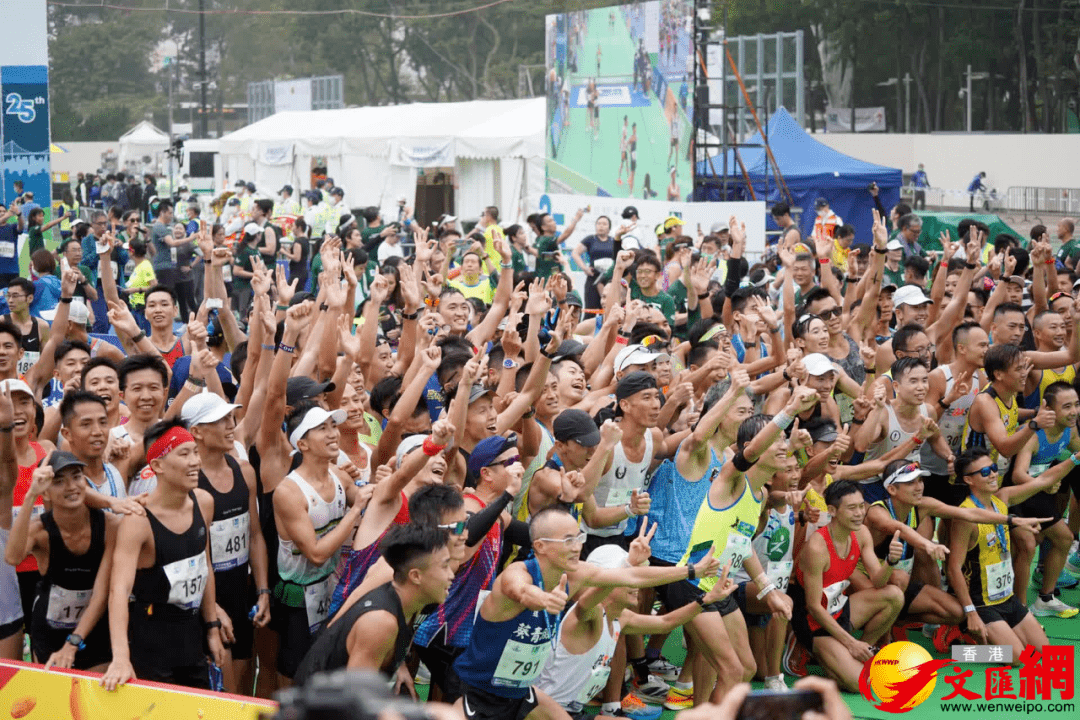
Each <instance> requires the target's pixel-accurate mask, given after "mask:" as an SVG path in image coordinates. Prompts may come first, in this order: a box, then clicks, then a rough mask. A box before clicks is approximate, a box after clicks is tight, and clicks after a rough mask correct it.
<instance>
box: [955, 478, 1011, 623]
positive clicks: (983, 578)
mask: <svg viewBox="0 0 1080 720" xmlns="http://www.w3.org/2000/svg"><path fill="white" fill-rule="evenodd" d="M990 501H991V502H992V503H993V507H992V508H990V509H992V510H996V511H997V512H999V513H1001V514H1002V515H1008V514H1009V506H1008V505H1006V504H1005V503H1004V502H1003V501H1002V500H1000V499H998V498H996V497H993V496H991V497H990ZM960 507H962V508H982V507H983V505H982V503H981V502H979V501H978V500H976V499H975V498H974V497H973V496H971V495H968V497H967V498H966V499H965V500H964V501H963V502H962V503H960ZM975 536H976V538H977V542H976V543H975V547H973V548H971V549H970V550H968V552H967V555H966V556H965V557H964V565H963V572H964V578H965V579H967V582H968V588H969V589H970V592H971V601H972V602H973V603H975V604H976V605H998V604H1000V603H1003V602H1005V601H1006V600H1008V599H1009V598H1011V597H1012V596H1013V581H1014V578H1015V574H1014V572H1013V566H1012V556H1011V545H1010V542H1011V539H1010V538H1009V530H1008V528H1006V527H1005V526H1004V525H990V524H984V523H979V524H977V525H976V526H975Z"/></svg>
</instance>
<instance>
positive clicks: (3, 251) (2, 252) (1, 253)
mask: <svg viewBox="0 0 1080 720" xmlns="http://www.w3.org/2000/svg"><path fill="white" fill-rule="evenodd" d="M13 257H15V243H13V242H0V258H4V259H10V258H13Z"/></svg>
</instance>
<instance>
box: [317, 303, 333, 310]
mask: <svg viewBox="0 0 1080 720" xmlns="http://www.w3.org/2000/svg"><path fill="white" fill-rule="evenodd" d="M329 309H330V304H329V303H319V311H320V312H326V311H327V310H329Z"/></svg>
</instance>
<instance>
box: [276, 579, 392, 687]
mask: <svg viewBox="0 0 1080 720" xmlns="http://www.w3.org/2000/svg"><path fill="white" fill-rule="evenodd" d="M372 610H386V611H387V612H390V613H393V615H394V617H396V618H397V622H398V630H397V640H396V641H395V642H394V659H393V662H392V663H391V668H390V674H391V676H392V675H393V673H394V672H396V671H397V668H398V666H399V665H401V662H402V661H403V660H404V659H405V655H406V653H408V651H409V646H410V645H412V637H413V629H412V625H410V624H409V622H408V621H407V620H406V619H405V611H404V610H403V609H402V607H401V598H399V597H398V594H397V591H396V590H394V585H393V583H386V584H385V585H380V586H379V587H377V588H375V589H374V590H372V591H371V592H369V593H368V594H367V595H365V596H363V597H362V598H360V600H359V601H357V602H356V603H355V604H354V605H353V606H352V607H350V608H349V609H348V610H346V611H345V614H344V615H342V616H341V617H339V618H338V619H337V621H336V622H335V623H334V624H333V625H330V626H329V627H327V626H326V625H323V627H322V629H321V630H320V631H319V633H318V635H316V637H315V642H313V643H312V645H311V649H310V650H308V653H307V655H305V656H304V659H303V660H302V661H301V662H300V667H299V669H298V670H297V671H296V676H295V677H294V678H293V683H294V684H295V685H303V684H304V682H305V681H306V680H307V679H308V678H309V677H311V676H312V675H313V674H315V673H317V672H323V671H328V670H340V669H341V668H344V667H346V666H347V665H348V664H349V647H348V640H349V633H350V632H351V631H352V628H353V625H355V624H356V622H357V621H358V620H359V619H360V617H361V616H362V615H364V614H365V613H369V612H371V611H372Z"/></svg>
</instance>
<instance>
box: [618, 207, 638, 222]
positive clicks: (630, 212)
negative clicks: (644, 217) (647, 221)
mask: <svg viewBox="0 0 1080 720" xmlns="http://www.w3.org/2000/svg"><path fill="white" fill-rule="evenodd" d="M622 216H623V220H629V219H630V218H632V217H640V216H639V215H638V211H637V208H636V207H634V206H633V205H627V206H626V207H625V208H623V211H622Z"/></svg>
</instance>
